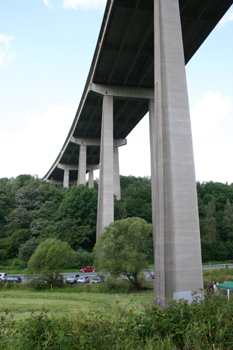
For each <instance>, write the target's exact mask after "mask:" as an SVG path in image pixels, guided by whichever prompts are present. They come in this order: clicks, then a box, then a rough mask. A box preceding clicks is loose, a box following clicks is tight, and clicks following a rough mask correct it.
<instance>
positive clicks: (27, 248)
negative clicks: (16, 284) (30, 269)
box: [19, 237, 43, 267]
mask: <svg viewBox="0 0 233 350" xmlns="http://www.w3.org/2000/svg"><path fill="white" fill-rule="evenodd" d="M42 241H43V239H41V238H37V239H36V238H35V237H33V238H31V239H29V240H27V241H26V242H25V243H24V244H21V246H20V248H19V259H20V260H21V261H22V263H23V266H24V267H26V266H27V263H28V260H29V259H30V257H31V256H32V254H33V253H34V251H35V250H36V248H37V247H38V245H39V244H40V243H41V242H42Z"/></svg>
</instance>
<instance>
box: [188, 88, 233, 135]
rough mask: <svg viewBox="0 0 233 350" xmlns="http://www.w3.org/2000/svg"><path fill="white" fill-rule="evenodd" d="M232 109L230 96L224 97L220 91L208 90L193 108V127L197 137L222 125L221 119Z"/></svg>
mask: <svg viewBox="0 0 233 350" xmlns="http://www.w3.org/2000/svg"><path fill="white" fill-rule="evenodd" d="M230 110H231V101H230V98H229V97H227V98H222V97H221V95H220V93H219V92H216V93H214V92H207V93H205V94H204V96H202V98H200V99H199V100H198V101H197V103H196V104H195V105H194V106H193V107H192V109H191V118H192V129H193V132H194V133H195V135H196V137H198V138H202V137H203V135H205V133H206V132H211V131H212V130H213V129H216V128H217V127H218V126H219V125H220V121H221V120H222V119H223V118H224V117H225V116H226V115H227V114H228V113H229V111H230Z"/></svg>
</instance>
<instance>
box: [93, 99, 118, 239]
mask: <svg viewBox="0 0 233 350" xmlns="http://www.w3.org/2000/svg"><path fill="white" fill-rule="evenodd" d="M113 221H114V198H113V97H112V96H104V97H103V108H102V125H101V146H100V175H99V192H98V209H97V225H96V241H97V240H98V236H99V235H100V234H101V233H102V232H103V229H104V227H105V226H108V225H109V224H110V223H111V222H113Z"/></svg>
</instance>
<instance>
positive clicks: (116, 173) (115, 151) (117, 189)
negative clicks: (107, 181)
mask: <svg viewBox="0 0 233 350" xmlns="http://www.w3.org/2000/svg"><path fill="white" fill-rule="evenodd" d="M113 167H114V180H113V181H114V194H115V196H116V198H117V199H121V185H120V168H119V154H118V146H113Z"/></svg>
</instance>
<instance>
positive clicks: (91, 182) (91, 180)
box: [88, 170, 94, 188]
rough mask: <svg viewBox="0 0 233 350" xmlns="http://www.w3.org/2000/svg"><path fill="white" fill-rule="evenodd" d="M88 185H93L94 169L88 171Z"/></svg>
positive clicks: (90, 186)
mask: <svg viewBox="0 0 233 350" xmlns="http://www.w3.org/2000/svg"><path fill="white" fill-rule="evenodd" d="M88 187H89V188H92V187H94V171H93V170H90V171H89V179H88Z"/></svg>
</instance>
